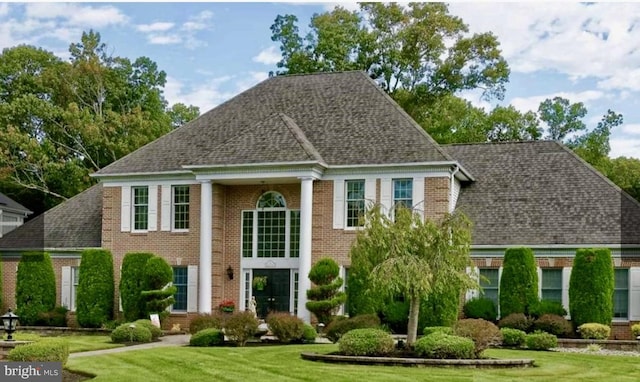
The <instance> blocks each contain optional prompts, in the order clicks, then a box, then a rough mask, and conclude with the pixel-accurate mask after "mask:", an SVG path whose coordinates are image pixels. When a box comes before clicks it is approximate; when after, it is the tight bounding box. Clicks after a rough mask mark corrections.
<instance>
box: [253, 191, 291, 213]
mask: <svg viewBox="0 0 640 382" xmlns="http://www.w3.org/2000/svg"><path fill="white" fill-rule="evenodd" d="M286 207H287V202H285V200H284V196H282V195H281V194H280V193H278V192H275V191H269V192H266V193H264V194H262V196H261V197H260V199H258V203H257V208H259V209H263V208H286Z"/></svg>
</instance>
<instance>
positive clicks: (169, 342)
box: [69, 334, 191, 358]
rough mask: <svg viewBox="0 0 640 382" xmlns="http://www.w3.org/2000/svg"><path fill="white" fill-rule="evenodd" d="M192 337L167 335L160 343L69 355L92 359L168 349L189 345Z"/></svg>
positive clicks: (187, 335)
mask: <svg viewBox="0 0 640 382" xmlns="http://www.w3.org/2000/svg"><path fill="white" fill-rule="evenodd" d="M190 337H191V335H189V334H174V335H167V336H162V337H160V341H159V342H151V343H148V344H140V345H131V346H122V347H119V348H113V349H103V350H94V351H86V352H81V353H71V354H69V358H79V357H91V356H94V355H103V354H111V353H122V352H125V351H130V350H140V349H152V348H160V347H167V346H185V345H188V344H189V338H190Z"/></svg>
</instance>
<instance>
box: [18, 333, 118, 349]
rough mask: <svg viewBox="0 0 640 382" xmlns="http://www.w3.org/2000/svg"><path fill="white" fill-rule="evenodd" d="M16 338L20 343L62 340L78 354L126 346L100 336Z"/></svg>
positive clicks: (24, 335)
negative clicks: (53, 339)
mask: <svg viewBox="0 0 640 382" xmlns="http://www.w3.org/2000/svg"><path fill="white" fill-rule="evenodd" d="M14 338H15V339H16V340H19V341H46V340H48V339H52V338H62V339H64V340H65V341H67V342H68V343H69V352H71V353H77V352H83V351H91V350H101V349H111V348H118V347H121V346H124V345H123V344H114V343H112V342H111V337H109V336H100V335H68V336H66V335H65V336H57V337H55V336H52V337H41V336H39V335H37V334H32V333H16V334H15V335H14Z"/></svg>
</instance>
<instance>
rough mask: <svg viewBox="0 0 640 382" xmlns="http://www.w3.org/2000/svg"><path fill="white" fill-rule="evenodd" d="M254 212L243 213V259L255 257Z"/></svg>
mask: <svg viewBox="0 0 640 382" xmlns="http://www.w3.org/2000/svg"><path fill="white" fill-rule="evenodd" d="M253 215H254V211H243V212H242V257H253Z"/></svg>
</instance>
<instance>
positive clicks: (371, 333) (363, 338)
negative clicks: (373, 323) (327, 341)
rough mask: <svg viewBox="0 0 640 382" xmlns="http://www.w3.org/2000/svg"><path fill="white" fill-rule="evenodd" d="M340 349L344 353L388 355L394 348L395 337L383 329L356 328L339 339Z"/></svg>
mask: <svg viewBox="0 0 640 382" xmlns="http://www.w3.org/2000/svg"><path fill="white" fill-rule="evenodd" d="M338 349H339V350H340V352H341V353H342V354H344V355H356V356H378V355H380V356H381V355H387V354H389V353H391V352H392V351H393V349H394V342H393V337H391V334H389V333H387V332H385V331H383V330H381V329H372V328H366V329H354V330H351V331H349V332H347V333H345V334H344V335H343V336H342V338H340V341H338Z"/></svg>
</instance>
